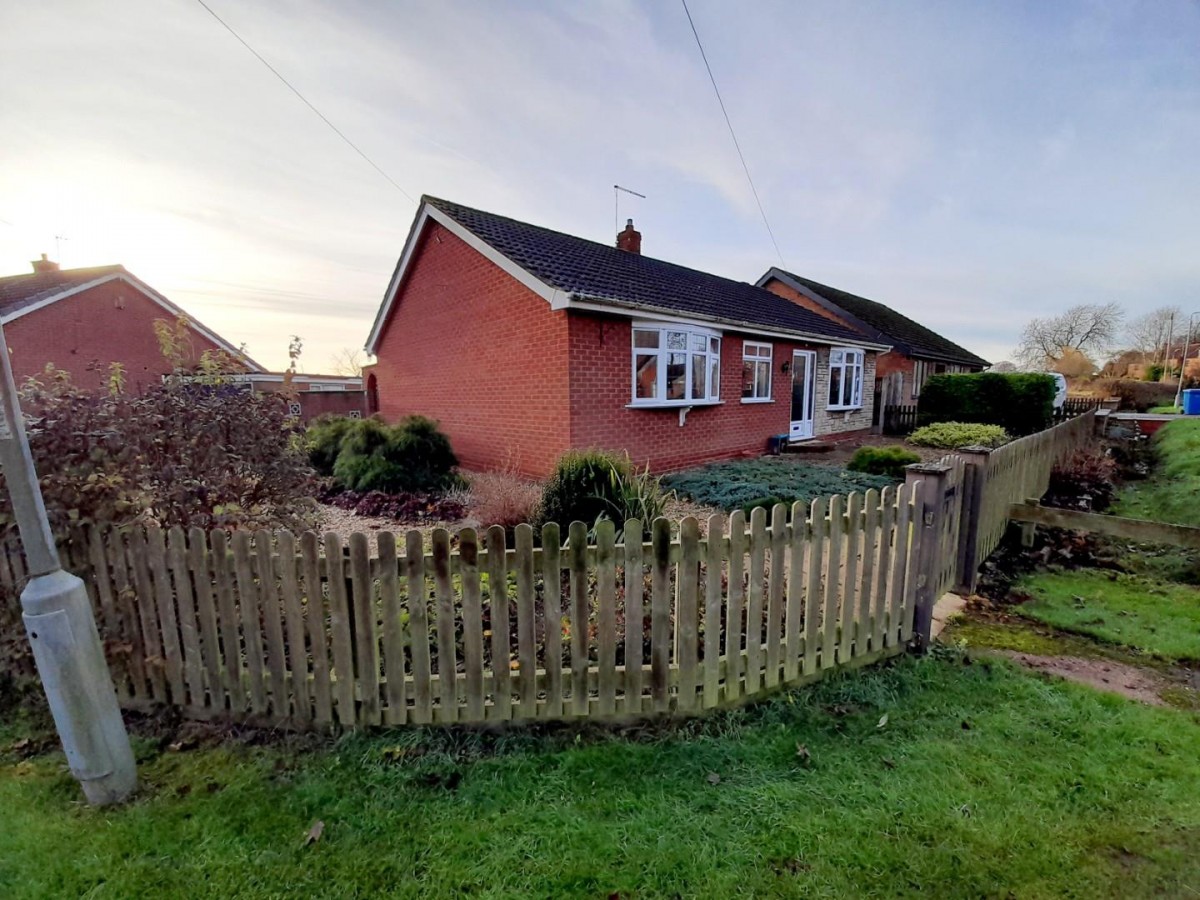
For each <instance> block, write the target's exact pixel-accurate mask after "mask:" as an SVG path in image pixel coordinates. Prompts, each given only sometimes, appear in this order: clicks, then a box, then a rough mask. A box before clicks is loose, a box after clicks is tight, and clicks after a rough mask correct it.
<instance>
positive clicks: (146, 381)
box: [4, 280, 220, 392]
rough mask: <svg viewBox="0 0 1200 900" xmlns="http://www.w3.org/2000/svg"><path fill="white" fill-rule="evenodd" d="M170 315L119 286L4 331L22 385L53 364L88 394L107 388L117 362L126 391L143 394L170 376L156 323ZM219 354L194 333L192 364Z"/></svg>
mask: <svg viewBox="0 0 1200 900" xmlns="http://www.w3.org/2000/svg"><path fill="white" fill-rule="evenodd" d="M155 319H171V314H170V313H169V312H167V310H165V309H163V308H162V307H161V306H159V305H158V304H157V303H155V302H154V301H153V300H151V299H150V298H149V297H147V296H146V295H145V294H143V293H142V292H141V291H139V290H138V289H137V288H135V287H133V286H132V285H130V284H128V283H127V282H124V281H120V280H114V281H109V282H106V283H105V284H101V285H98V286H96V287H94V288H91V289H89V290H86V291H81V292H80V293H78V294H75V295H74V296H72V297H67V298H66V299H64V300H59V301H58V302H57V303H51V304H49V305H47V306H44V307H42V308H41V309H38V310H34V311H33V312H31V313H28V314H26V315H24V316H22V317H21V318H19V319H16V320H15V321H13V322H11V323H9V324H8V325H5V326H4V335H5V338H6V339H7V340H8V346H9V349H10V350H11V357H10V358H11V360H12V367H13V375H14V376H15V378H16V380H17V383H18V384H20V383H21V382H22V381H23V380H24V379H25V378H27V377H29V376H31V375H38V374H40V373H41V372H42V370H43V369H45V367H46V363H53V364H54V366H55V368H58V369H64V370H65V371H67V372H69V373H70V374H71V380H72V381H73V382H74V383H75V384H76V385H78V386H79V387H82V388H84V389H86V390H103V389H105V388H107V386H108V367H109V364H110V363H112V362H121V363H124V365H125V378H126V389H127V390H130V391H135V392H136V391H139V390H142V389H144V388H146V387H149V386H151V385H154V384H158V383H159V382H161V380H162V376H163V375H167V374H170V372H171V366H170V364H169V363H168V362H167V361H166V359H164V358H163V355H162V351H161V350H160V349H159V346H158V339H157V338H156V337H155V336H154V320H155ZM217 349H220V348H219V347H217V345H216V344H214V343H213V342H212V341H210V340H209V339H208V338H206V337H204V336H203V335H202V334H200V333H199V332H195V331H193V332H192V352H191V361H192V362H193V363H194V362H196V361H198V360H199V358H200V355H201V354H202V353H203V352H204V351H205V350H217Z"/></svg>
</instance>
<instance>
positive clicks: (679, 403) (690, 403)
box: [625, 400, 725, 409]
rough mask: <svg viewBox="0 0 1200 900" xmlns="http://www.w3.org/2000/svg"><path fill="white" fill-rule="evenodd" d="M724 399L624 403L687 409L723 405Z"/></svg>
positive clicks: (627, 404)
mask: <svg viewBox="0 0 1200 900" xmlns="http://www.w3.org/2000/svg"><path fill="white" fill-rule="evenodd" d="M724 403H725V401H724V400H649V401H646V400H643V401H641V402H640V403H638V402H635V403H626V404H625V408H626V409H687V408H688V407H689V406H723V405H724Z"/></svg>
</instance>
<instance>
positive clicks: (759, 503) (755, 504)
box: [742, 497, 784, 520]
mask: <svg viewBox="0 0 1200 900" xmlns="http://www.w3.org/2000/svg"><path fill="white" fill-rule="evenodd" d="M783 502H784V500H783V498H782V497H755V498H754V499H753V500H750V501H748V502H746V503H743V504H742V512H743V513H745V515H746V518H747V519H749V518H750V515H751V513H753V512H754V511H755V510H756V509H765V510H766V511H767V518H768V520H769V519H770V518H771V510H772V509H774V508H775V505H776V504H777V503H783Z"/></svg>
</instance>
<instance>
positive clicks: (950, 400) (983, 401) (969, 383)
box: [917, 372, 1056, 434]
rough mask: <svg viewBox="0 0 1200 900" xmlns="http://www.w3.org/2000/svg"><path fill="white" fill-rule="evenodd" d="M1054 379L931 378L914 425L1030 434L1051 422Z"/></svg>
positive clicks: (1003, 376)
mask: <svg viewBox="0 0 1200 900" xmlns="http://www.w3.org/2000/svg"><path fill="white" fill-rule="evenodd" d="M1055 390H1056V389H1055V385H1054V379H1053V378H1051V377H1050V376H1049V375H1042V374H1034V373H1011V374H1001V373H998V372H978V373H975V374H971V375H935V376H933V377H932V378H930V379H929V380H928V381H927V382H925V385H924V387H922V388H921V399H920V400H919V401H918V405H917V424H918V425H931V424H935V423H938V422H976V423H981V424H986V425H999V426H1000V427H1002V428H1003V429H1004V430H1006V431H1008V432H1009V433H1010V434H1032V433H1033V432H1035V431H1041V430H1042V429H1044V428H1048V427H1049V426H1050V423H1051V420H1052V419H1053V416H1054V394H1055Z"/></svg>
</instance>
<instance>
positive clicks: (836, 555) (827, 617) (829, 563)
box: [821, 495, 845, 669]
mask: <svg viewBox="0 0 1200 900" xmlns="http://www.w3.org/2000/svg"><path fill="white" fill-rule="evenodd" d="M844 522H845V517H844V516H843V515H842V498H841V497H839V496H837V495H834V496H833V497H830V498H829V537H828V544H827V550H826V553H825V613H824V615H823V616H822V621H823V622H824V626H825V641H824V644H823V649H822V651H821V668H823V669H828V668H831V667H832V666H833V665H834V662H835V661H836V649H837V645H838V612H839V610H840V608H841V606H840V601H841V597H840V596H839V593H840V589H841V580H842V579H841V570H842V540H843V538H842V536H843V533H844V531H845V526H844V524H843V523H844Z"/></svg>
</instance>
